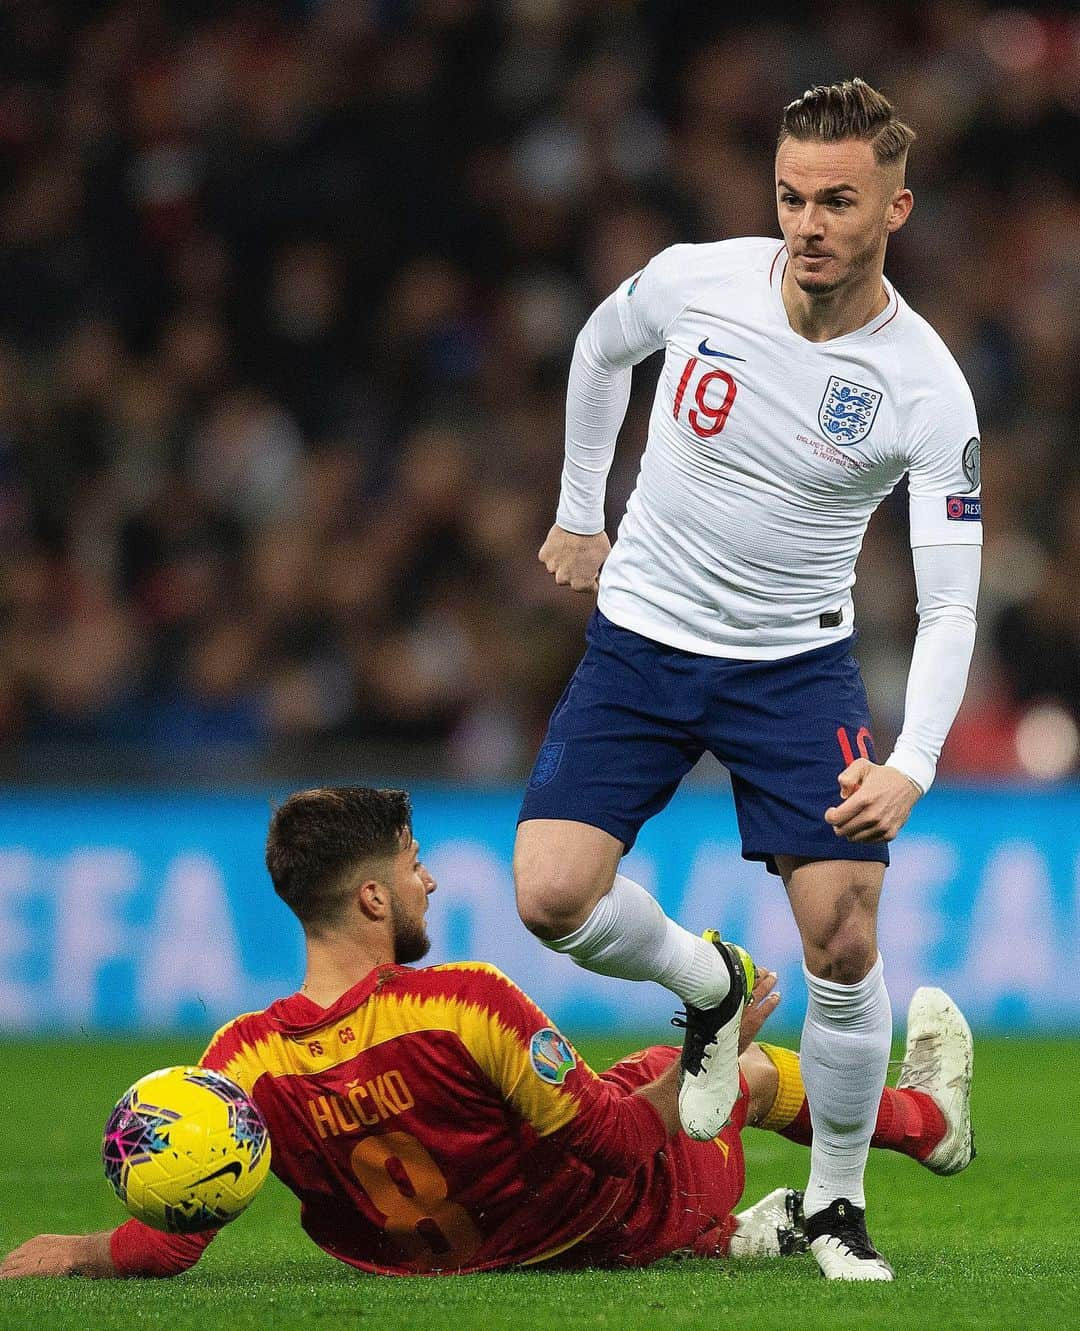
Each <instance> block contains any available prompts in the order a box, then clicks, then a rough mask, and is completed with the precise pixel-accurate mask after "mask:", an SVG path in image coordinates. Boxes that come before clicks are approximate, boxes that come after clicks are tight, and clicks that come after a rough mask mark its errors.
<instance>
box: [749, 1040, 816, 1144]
mask: <svg viewBox="0 0 1080 1331" xmlns="http://www.w3.org/2000/svg"><path fill="white" fill-rule="evenodd" d="M758 1048H759V1049H760V1050H761V1052H762V1053H763V1054H764V1055H765V1056H766V1057H767V1058H768V1059H769V1061H770V1062H771V1063H772V1065H773V1066H774V1067H775V1068H776V1071H777V1073H778V1075H779V1078H780V1084H779V1086H778V1087H777V1088H776V1099H775V1100H773V1102H772V1105H771V1106H770V1107H769V1112H768V1113H767V1114H766V1115H765V1117H764V1118H763V1119H762V1121H761V1123H760V1124H759V1125H758V1126H759V1127H762V1128H767V1129H768V1130H769V1131H770V1132H779V1131H780V1130H781V1129H782V1128H786V1127H787V1126H788V1124H789V1123H790V1122H791V1121H792V1119H793V1118H794V1117H795V1115H796V1114H797V1113H798V1112H799V1110H800V1109H801V1108H802V1105H803V1101H804V1100H805V1099H806V1089H805V1088H804V1086H803V1080H802V1073H801V1072H800V1071H799V1055H798V1054H796V1053H795V1052H794V1050H791V1049H781V1048H780V1046H779V1045H775V1044H762V1045H758Z"/></svg>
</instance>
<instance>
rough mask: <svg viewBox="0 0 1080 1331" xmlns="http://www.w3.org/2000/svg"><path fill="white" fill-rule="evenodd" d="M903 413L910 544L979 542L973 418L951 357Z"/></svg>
mask: <svg viewBox="0 0 1080 1331" xmlns="http://www.w3.org/2000/svg"><path fill="white" fill-rule="evenodd" d="M915 398H916V402H915V405H914V409H913V411H912V414H911V417H910V419H909V424H908V429H909V431H910V436H909V438H907V439H906V440H905V444H906V446H907V450H908V495H909V500H908V511H909V515H910V523H911V545H912V548H913V549H914V548H915V547H916V546H929V545H982V497H981V484H980V483H981V477H980V472H979V422H978V419H977V417H976V415H975V403H974V402H973V401H972V397H971V390H970V389H969V388H968V386H967V383H966V382H965V380H964V376H963V375H962V374H961V373H960V370H959V369H958V368H957V366H956V365H955V363H952V364H949V365H945V366H942V365H938V366H937V367H935V371H934V374H933V376H932V377H928V379H927V381H926V382H924V383H923V384H922V385H919V386H917V387H916V389H915Z"/></svg>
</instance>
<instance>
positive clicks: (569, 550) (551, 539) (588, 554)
mask: <svg viewBox="0 0 1080 1331" xmlns="http://www.w3.org/2000/svg"><path fill="white" fill-rule="evenodd" d="M610 553H611V542H610V541H609V540H608V538H607V533H606V532H602V531H600V532H597V533H596V535H595V536H576V535H575V534H574V533H573V532H570V531H563V529H562V528H561V527H560V526H559V525H558V524H557V523H556V525H555V526H554V527H552V529H551V530H550V531H549V532H548V534H547V539H546V540H545V541H544V544H543V545H542V546H541V547H540V554H539V555H538V556H537V557H538V558H539V560H540V562H541V564H543V565H544V567H545V568H546V569H547V571H548V572H549V573H551V574H554V577H555V581H556V582H557V583H558V584H559V586H560V587H569V588H570V589H571V590H572V591H575V592H594V591H596V589H597V587H599V585H600V568H601V565H602V564H603V562H604V560H605V559H607V557H608V555H609V554H610Z"/></svg>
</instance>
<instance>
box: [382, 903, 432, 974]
mask: <svg viewBox="0 0 1080 1331" xmlns="http://www.w3.org/2000/svg"><path fill="white" fill-rule="evenodd" d="M390 923H391V925H392V927H393V930H394V960H395V961H396V962H397V964H398V965H399V966H408V965H409V964H410V962H413V961H420V960H421V958H423V957H426V956H427V954H428V952H429V951H430V949H431V939H430V938H429V937H428V936H427V930H426V929H425V928H424V921H423V920H422V919H420V920H414V919H410V917H409V916H408V915H406V913H405V911H404V909H403V907H402V905H401V898H400V897H399V896H398V894H397V892H395V891H391V893H390Z"/></svg>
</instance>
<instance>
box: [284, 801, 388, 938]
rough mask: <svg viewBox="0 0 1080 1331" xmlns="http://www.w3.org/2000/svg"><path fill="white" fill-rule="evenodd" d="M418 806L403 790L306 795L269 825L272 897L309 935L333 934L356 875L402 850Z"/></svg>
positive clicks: (287, 803) (291, 802) (288, 806)
mask: <svg viewBox="0 0 1080 1331" xmlns="http://www.w3.org/2000/svg"><path fill="white" fill-rule="evenodd" d="M411 829H412V806H411V803H410V801H409V796H408V794H407V793H406V792H405V791H404V790H374V789H372V788H371V787H370V786H323V787H320V788H318V789H315V790H300V791H297V792H296V794H295V795H290V796H289V798H288V799H287V800H286V801H285V803H284V804H282V805H281V806H280V807H279V808H278V809H275V810H274V815H273V817H272V818H271V819H270V831H269V832H268V833H267V837H266V867H267V869H268V871H269V873H270V879H271V881H272V882H273V884H274V891H275V892H276V893H277V894H278V896H279V897H280V898H281V899H282V901H284V902H285V904H286V905H287V906H288V907H289V909H290V910H291V911H292V912H293V914H294V915H296V917H297V919H299V921H300V923H301V924H303V926H304V928H305V929H314V930H319V929H322V928H326V927H328V926H332V925H333V924H335V923H336V922H337V920H338V918H339V917H340V914H341V907H342V904H343V901H344V897H345V894H346V892H347V891H348V889H349V888H350V887H351V886H353V885H355V884H354V880H355V875H356V872H357V871H358V870H366V869H367V867H368V866H369V865H371V866H372V867H375V864H376V862H377V861H380V860H388V859H390V858H391V857H392V856H394V855H396V854H397V853H398V851H399V850H401V848H402V843H403V840H404V837H405V835H406V834H407V833H411Z"/></svg>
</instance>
